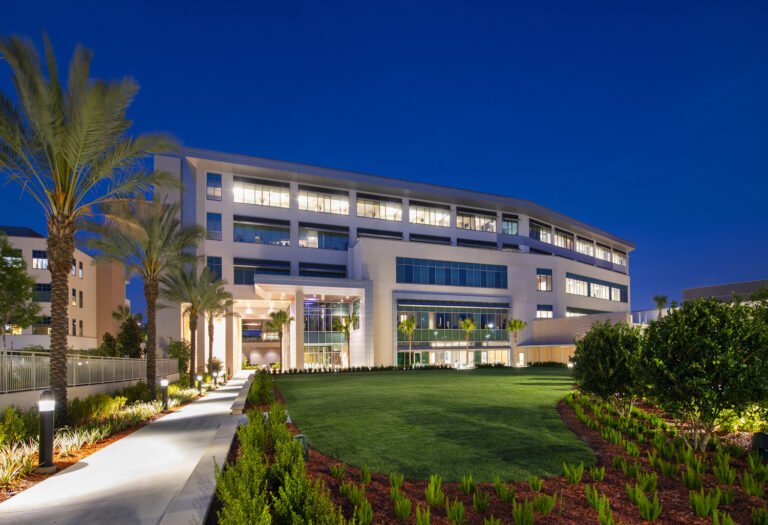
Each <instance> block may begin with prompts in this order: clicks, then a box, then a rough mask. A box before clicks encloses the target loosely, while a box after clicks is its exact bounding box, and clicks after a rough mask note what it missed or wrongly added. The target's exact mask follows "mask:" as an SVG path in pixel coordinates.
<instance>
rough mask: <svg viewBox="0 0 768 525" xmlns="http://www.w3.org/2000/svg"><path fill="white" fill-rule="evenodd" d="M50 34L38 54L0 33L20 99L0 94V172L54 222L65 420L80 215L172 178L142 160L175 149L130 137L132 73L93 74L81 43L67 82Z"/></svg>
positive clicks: (59, 384) (153, 138) (55, 382)
mask: <svg viewBox="0 0 768 525" xmlns="http://www.w3.org/2000/svg"><path fill="white" fill-rule="evenodd" d="M44 39H45V60H44V61H41V60H40V56H39V55H38V53H37V50H36V49H35V47H34V45H33V44H32V43H31V42H29V41H27V40H24V39H22V38H20V37H17V36H10V37H3V38H0V55H2V56H3V58H5V62H7V63H8V65H9V66H10V67H11V70H12V73H13V75H12V80H13V85H14V88H15V90H16V97H15V98H16V99H17V100H18V106H17V105H16V104H15V103H14V102H13V100H12V99H11V97H9V96H6V95H5V94H0V172H2V173H4V174H5V175H6V176H7V177H8V179H9V180H11V181H13V182H16V183H18V184H19V186H20V187H21V188H22V190H23V191H25V192H26V193H27V194H29V195H30V196H31V197H32V198H33V199H34V200H35V201H36V202H37V203H38V204H39V205H40V207H41V208H42V209H43V212H44V214H45V218H46V221H47V223H48V248H47V251H48V261H49V262H48V270H49V271H50V272H51V342H50V355H51V359H50V363H51V365H50V366H51V370H50V378H51V379H50V381H51V390H53V394H54V397H55V399H56V415H57V422H58V423H61V424H64V423H66V420H67V357H66V354H67V328H68V321H67V318H68V312H67V310H68V307H69V282H68V281H69V272H70V271H71V269H72V256H73V255H74V250H75V233H76V232H77V230H78V224H79V221H80V220H81V219H82V218H84V217H88V216H90V215H92V214H94V213H95V212H96V210H95V207H96V205H98V204H99V203H101V202H105V201H107V200H110V199H113V198H116V197H120V198H124V197H128V196H133V195H137V194H140V193H142V192H144V191H147V190H149V189H150V188H151V187H152V185H153V184H160V183H163V182H168V181H169V180H170V179H169V178H168V176H167V174H165V173H161V172H157V171H151V170H147V169H146V168H145V167H143V166H142V164H141V161H142V159H143V158H145V157H147V156H148V155H151V154H153V153H161V152H167V151H171V150H173V149H175V146H174V144H173V143H172V142H171V141H170V140H168V139H167V138H165V137H163V136H161V135H158V134H154V133H150V134H141V135H138V136H137V137H131V136H129V135H128V129H129V128H130V126H131V121H130V120H128V119H127V118H126V110H127V109H128V107H129V106H130V104H131V102H132V101H133V98H134V97H135V96H136V92H137V91H138V86H137V85H136V83H135V82H134V81H133V80H132V79H130V78H124V79H123V80H120V81H109V82H106V81H104V80H96V79H93V78H91V74H90V65H91V59H92V58H93V53H92V52H91V51H89V50H87V49H85V48H82V47H80V46H78V47H77V48H76V49H75V53H74V55H73V57H72V61H71V62H70V65H69V77H68V79H67V81H66V82H64V83H63V82H61V80H60V79H59V69H58V65H57V64H56V57H55V55H54V52H53V49H52V47H51V44H50V41H49V40H48V38H47V36H46V37H44ZM43 64H45V69H46V70H47V71H43Z"/></svg>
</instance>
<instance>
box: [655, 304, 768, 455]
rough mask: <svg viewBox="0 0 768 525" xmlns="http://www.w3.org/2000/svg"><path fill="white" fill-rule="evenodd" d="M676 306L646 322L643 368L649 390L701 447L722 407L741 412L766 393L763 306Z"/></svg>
mask: <svg viewBox="0 0 768 525" xmlns="http://www.w3.org/2000/svg"><path fill="white" fill-rule="evenodd" d="M675 306H676V304H675V303H674V302H673V303H672V307H673V309H672V310H670V312H669V313H668V314H667V315H665V316H664V317H663V318H662V319H660V320H659V321H657V322H655V323H651V325H650V326H649V327H648V329H647V331H646V334H645V344H644V351H643V363H642V367H641V368H642V370H643V371H644V375H645V380H646V382H647V384H648V386H649V388H650V390H649V393H648V394H649V395H650V396H651V397H653V398H654V400H655V402H656V403H657V404H658V405H659V406H660V407H661V408H663V409H664V410H667V411H668V412H670V413H672V414H673V415H674V416H675V417H677V418H679V419H681V420H682V422H683V423H684V425H683V427H682V431H683V436H684V437H685V438H686V440H687V441H688V442H689V443H690V444H691V446H693V447H694V448H698V449H699V450H704V449H705V448H706V446H707V442H708V441H709V439H710V437H711V436H712V433H713V432H714V430H715V429H716V428H717V426H718V425H719V424H720V423H721V420H722V417H723V416H724V414H725V411H726V410H732V411H733V412H734V413H736V414H741V413H742V412H743V411H744V410H746V409H747V408H749V407H751V406H753V405H755V404H757V403H759V402H761V401H764V400H765V399H768V381H766V380H765V378H766V377H768V315H767V314H766V312H767V311H768V310H766V308H768V307H766V305H764V304H760V305H757V306H754V307H753V306H749V305H745V304H741V305H735V304H731V303H725V302H721V301H717V300H715V299H693V300H690V301H686V302H684V303H682V305H681V306H680V308H679V309H676V310H675V309H674V307H675Z"/></svg>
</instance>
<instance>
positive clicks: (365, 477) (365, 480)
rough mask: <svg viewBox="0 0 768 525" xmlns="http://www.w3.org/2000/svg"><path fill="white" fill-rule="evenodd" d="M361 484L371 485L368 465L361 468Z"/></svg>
mask: <svg viewBox="0 0 768 525" xmlns="http://www.w3.org/2000/svg"><path fill="white" fill-rule="evenodd" d="M360 483H362V484H363V485H368V484H370V483H371V471H370V470H368V465H366V464H363V466H362V467H360Z"/></svg>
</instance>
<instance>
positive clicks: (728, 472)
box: [713, 463, 736, 485]
mask: <svg viewBox="0 0 768 525" xmlns="http://www.w3.org/2000/svg"><path fill="white" fill-rule="evenodd" d="M713 471H714V473H715V477H716V478H717V481H718V482H720V483H722V484H723V485H733V482H734V481H736V469H735V468H732V467H731V466H730V465H729V464H728V463H725V464H721V465H715V468H714V469H713Z"/></svg>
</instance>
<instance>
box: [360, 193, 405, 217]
mask: <svg viewBox="0 0 768 525" xmlns="http://www.w3.org/2000/svg"><path fill="white" fill-rule="evenodd" d="M357 216H358V217H367V218H369V219H382V220H385V221H402V220H403V204H402V202H401V201H400V200H399V199H392V200H389V199H384V198H381V197H374V196H368V195H363V194H361V193H358V194H357Z"/></svg>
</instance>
